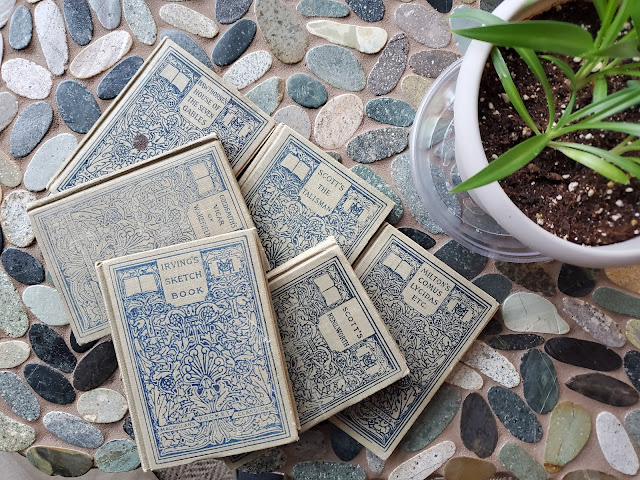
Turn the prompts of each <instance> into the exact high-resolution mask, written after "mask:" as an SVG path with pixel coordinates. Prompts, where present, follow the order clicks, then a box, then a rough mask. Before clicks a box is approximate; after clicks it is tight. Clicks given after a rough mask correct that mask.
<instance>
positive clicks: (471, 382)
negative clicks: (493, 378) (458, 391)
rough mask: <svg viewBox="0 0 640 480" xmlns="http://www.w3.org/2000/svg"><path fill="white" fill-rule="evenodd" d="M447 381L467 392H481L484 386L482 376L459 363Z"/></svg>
mask: <svg viewBox="0 0 640 480" xmlns="http://www.w3.org/2000/svg"><path fill="white" fill-rule="evenodd" d="M445 381H446V382H447V383H450V384H451V385H455V386H457V387H460V388H463V389H465V390H480V389H481V388H482V385H484V380H482V377H481V376H480V374H479V373H478V372H476V371H475V370H473V369H472V368H469V367H467V366H466V365H465V364H464V363H458V364H457V365H456V366H455V367H454V368H453V370H452V371H451V373H450V374H449V376H448V377H447V379H446V380H445Z"/></svg>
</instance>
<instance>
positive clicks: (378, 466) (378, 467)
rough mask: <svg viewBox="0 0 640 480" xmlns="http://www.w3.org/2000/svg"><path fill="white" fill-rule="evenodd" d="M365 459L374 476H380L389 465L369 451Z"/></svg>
mask: <svg viewBox="0 0 640 480" xmlns="http://www.w3.org/2000/svg"><path fill="white" fill-rule="evenodd" d="M365 457H366V459H367V467H369V470H371V473H373V474H374V475H380V474H381V473H382V471H383V470H384V467H385V465H386V463H387V462H386V460H383V459H381V458H380V457H379V456H377V455H376V454H375V453H373V452H372V451H371V450H369V449H367V450H366V452H365Z"/></svg>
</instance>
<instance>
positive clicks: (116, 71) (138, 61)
mask: <svg viewBox="0 0 640 480" xmlns="http://www.w3.org/2000/svg"><path fill="white" fill-rule="evenodd" d="M143 63H144V60H143V59H142V57H138V56H137V55H132V56H130V57H127V58H125V59H123V60H121V61H120V62H118V64H117V65H116V66H115V67H113V68H112V69H111V70H109V73H107V74H106V75H105V76H104V78H103V79H102V80H101V81H100V83H99V84H98V88H97V90H96V95H97V96H98V98H99V99H101V100H111V99H112V98H116V97H117V96H118V94H119V93H120V92H121V91H122V89H123V88H124V87H125V85H126V84H127V83H129V80H131V78H132V77H133V76H134V75H135V74H136V72H137V71H138V69H139V68H140V67H141V66H142V64H143Z"/></svg>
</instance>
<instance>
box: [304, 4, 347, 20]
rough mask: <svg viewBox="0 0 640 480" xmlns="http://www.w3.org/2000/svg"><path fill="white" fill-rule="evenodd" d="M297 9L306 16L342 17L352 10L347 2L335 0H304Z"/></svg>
mask: <svg viewBox="0 0 640 480" xmlns="http://www.w3.org/2000/svg"><path fill="white" fill-rule="evenodd" d="M296 10H298V12H300V15H304V16H305V17H329V18H341V17H346V16H347V15H349V12H350V11H351V10H350V9H349V7H347V6H346V5H345V4H343V3H340V2H336V1H334V0H302V1H301V2H300V3H299V4H298V5H297V6H296Z"/></svg>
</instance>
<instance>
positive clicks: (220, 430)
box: [96, 229, 298, 470]
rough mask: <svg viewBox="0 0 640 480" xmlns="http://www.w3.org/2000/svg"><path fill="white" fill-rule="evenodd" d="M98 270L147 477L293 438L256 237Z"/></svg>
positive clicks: (225, 238) (240, 236)
mask: <svg viewBox="0 0 640 480" xmlns="http://www.w3.org/2000/svg"><path fill="white" fill-rule="evenodd" d="M96 269H97V271H98V275H99V277H100V285H101V287H102V289H103V291H104V300H105V303H106V305H107V310H108V312H109V319H110V323H111V327H112V331H113V339H114V345H115V348H116V355H117V357H118V363H119V365H120V368H121V371H122V376H123V383H124V387H125V393H126V395H127V400H128V402H129V408H130V411H131V419H132V422H133V428H134V432H135V436H136V442H137V443H138V448H139V453H140V459H141V461H142V467H143V469H144V470H148V469H157V468H166V467H169V466H175V465H180V464H184V463H189V462H193V461H197V460H202V459H205V458H211V457H222V456H227V455H237V454H241V453H243V452H248V451H253V450H260V449H264V448H267V447H272V446H275V445H281V444H284V443H290V442H293V441H295V440H297V438H298V428H297V416H296V413H295V407H294V405H293V402H292V398H291V394H290V386H289V381H288V377H287V374H286V371H285V368H284V364H283V361H282V351H281V348H280V341H279V337H278V332H277V327H276V324H275V321H274V314H273V307H272V305H271V300H270V297H269V291H268V288H267V282H266V278H265V274H264V268H263V266H262V258H261V252H260V244H259V240H258V237H257V235H256V232H255V229H251V230H242V231H238V232H233V233H230V234H225V235H219V236H217V237H212V238H206V239H201V240H196V241H193V242H188V243H183V244H180V245H174V246H171V247H165V248H161V249H158V250H152V251H148V252H143V253H139V254H135V255H130V256H126V257H120V258H116V259H112V260H108V261H106V262H103V263H100V264H98V265H97V266H96Z"/></svg>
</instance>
